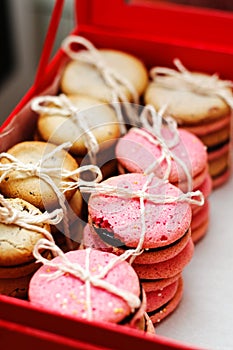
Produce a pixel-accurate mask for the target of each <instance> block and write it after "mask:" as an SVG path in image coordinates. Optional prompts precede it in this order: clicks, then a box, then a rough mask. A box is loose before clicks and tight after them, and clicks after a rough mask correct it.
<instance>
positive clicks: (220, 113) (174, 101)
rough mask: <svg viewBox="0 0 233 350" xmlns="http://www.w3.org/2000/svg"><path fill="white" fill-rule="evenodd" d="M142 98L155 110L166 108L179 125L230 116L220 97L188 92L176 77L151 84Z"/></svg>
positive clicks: (164, 78)
mask: <svg viewBox="0 0 233 350" xmlns="http://www.w3.org/2000/svg"><path fill="white" fill-rule="evenodd" d="M198 75H199V76H203V77H205V76H206V75H204V74H198ZM171 86H172V87H171ZM227 92H228V94H229V95H230V92H229V91H228V90H227ZM144 98H145V103H146V104H151V105H153V106H154V107H155V109H156V110H159V109H160V108H161V107H163V106H167V109H166V113H167V114H169V115H171V116H172V117H173V118H175V119H176V120H177V122H178V124H180V125H195V124H205V123H208V122H213V121H215V120H218V119H219V118H222V117H225V116H227V115H229V114H230V107H229V106H228V105H227V104H226V102H224V101H223V100H222V99H221V98H220V97H218V96H208V95H202V94H200V93H197V92H194V91H189V90H188V89H187V85H186V84H185V83H184V82H183V81H181V80H180V79H177V78H176V77H167V76H164V77H163V80H162V84H161V83H156V82H151V83H150V84H149V85H148V87H147V89H146V92H145V96H144Z"/></svg>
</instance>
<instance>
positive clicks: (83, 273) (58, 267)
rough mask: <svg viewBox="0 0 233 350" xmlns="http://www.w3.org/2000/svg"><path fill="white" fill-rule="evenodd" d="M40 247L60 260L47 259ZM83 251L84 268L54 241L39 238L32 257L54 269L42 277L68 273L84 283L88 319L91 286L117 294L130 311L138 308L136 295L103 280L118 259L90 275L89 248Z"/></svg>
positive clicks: (90, 310)
mask: <svg viewBox="0 0 233 350" xmlns="http://www.w3.org/2000/svg"><path fill="white" fill-rule="evenodd" d="M41 249H47V250H50V251H52V252H53V253H55V254H56V255H58V256H59V258H60V261H61V262H54V259H53V260H48V259H46V258H44V257H43V256H42V255H41V253H40V250H41ZM85 253H86V256H85V268H83V267H82V266H81V265H80V264H77V263H73V262H70V261H69V259H68V258H67V256H66V255H65V254H64V253H63V252H62V250H61V249H60V248H59V247H57V246H56V245H55V244H54V243H52V242H50V241H48V240H46V239H41V240H39V241H38V242H37V244H36V246H35V248H34V257H35V258H36V259H37V262H41V263H42V264H44V265H46V266H49V267H52V268H54V269H55V271H54V272H51V273H49V274H44V277H46V278H47V279H48V280H53V279H56V278H58V277H60V276H63V275H64V274H67V273H69V274H71V275H72V276H74V277H76V278H78V279H80V280H81V281H83V282H84V283H85V288H86V306H87V318H88V319H89V320H92V317H93V316H92V305H91V286H94V287H98V288H101V289H103V290H106V291H108V292H109V293H112V294H115V295H116V296H119V297H120V298H122V299H123V300H124V301H126V302H127V304H128V305H129V307H130V309H131V311H134V310H135V309H136V308H139V307H140V304H141V301H140V299H139V298H138V297H137V296H136V295H134V294H133V293H131V292H129V291H126V290H122V289H121V288H118V287H116V286H114V285H113V284H111V283H109V282H107V281H106V280H104V277H105V276H106V274H107V273H108V272H109V271H110V270H111V269H112V268H113V267H114V266H116V264H117V263H119V261H114V264H113V263H112V260H110V262H109V263H108V264H107V265H106V266H105V268H104V272H105V273H104V274H103V273H101V274H99V275H91V272H90V257H91V248H87V249H86V250H85Z"/></svg>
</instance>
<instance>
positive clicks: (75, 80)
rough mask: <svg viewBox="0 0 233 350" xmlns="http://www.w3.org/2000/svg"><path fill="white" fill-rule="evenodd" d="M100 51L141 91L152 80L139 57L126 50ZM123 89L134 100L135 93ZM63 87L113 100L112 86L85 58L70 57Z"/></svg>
mask: <svg viewBox="0 0 233 350" xmlns="http://www.w3.org/2000/svg"><path fill="white" fill-rule="evenodd" d="M99 53H100V54H101V56H102V57H103V60H104V62H106V67H107V66H108V67H110V68H111V69H113V70H114V71H116V73H118V74H119V75H120V76H122V77H123V78H125V79H127V80H128V81H129V82H130V83H131V84H132V86H133V87H134V88H135V90H136V91H137V93H138V94H139V95H141V94H142V93H143V91H144V90H145V88H146V85H147V82H148V74H147V70H146V67H145V66H144V64H143V63H142V61H140V60H139V59H138V58H137V57H135V56H133V55H130V54H128V53H126V52H122V51H117V50H109V49H100V50H99ZM120 89H121V91H122V92H123V93H124V94H125V95H126V97H127V99H128V100H129V101H130V100H131V93H130V91H129V90H128V88H126V87H125V86H121V87H120ZM61 90H62V91H63V92H64V93H66V94H79V95H87V96H92V97H94V98H96V99H98V100H101V101H104V102H111V101H112V92H111V89H110V88H109V87H108V86H107V85H106V83H105V82H104V80H103V78H102V76H101V74H100V72H98V70H97V69H96V68H95V67H94V66H92V65H90V64H88V63H84V62H81V61H78V60H77V61H70V62H69V63H68V64H67V66H66V67H65V69H64V72H63V74H62V77H61Z"/></svg>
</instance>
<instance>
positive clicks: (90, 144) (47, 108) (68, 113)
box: [31, 94, 99, 164]
mask: <svg viewBox="0 0 233 350" xmlns="http://www.w3.org/2000/svg"><path fill="white" fill-rule="evenodd" d="M31 109H32V110H33V111H35V112H37V113H41V114H46V115H48V116H54V115H59V116H62V117H68V118H70V119H71V120H72V122H73V123H74V124H75V125H77V126H78V127H79V128H80V129H81V130H82V132H83V138H84V145H85V147H86V148H87V150H88V152H89V154H90V159H91V163H92V164H96V154H97V153H98V151H99V144H98V142H97V140H96V137H95V135H94V134H93V132H92V131H91V130H90V126H89V125H88V121H87V119H86V117H85V116H84V115H83V114H82V112H81V111H80V110H79V109H78V108H77V107H75V106H74V105H73V104H72V102H71V101H70V100H69V99H68V97H66V95H64V94H61V95H59V96H39V97H35V98H34V99H33V100H32V103H31Z"/></svg>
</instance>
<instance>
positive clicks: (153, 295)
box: [146, 280, 178, 312]
mask: <svg viewBox="0 0 233 350" xmlns="http://www.w3.org/2000/svg"><path fill="white" fill-rule="evenodd" d="M177 288H178V280H177V281H175V282H173V283H171V284H169V285H168V286H166V287H164V288H162V289H158V290H156V291H154V292H148V293H146V300H147V309H146V311H147V312H151V311H154V310H157V309H159V308H160V307H161V306H163V305H164V304H166V303H167V302H168V301H169V300H171V299H172V298H173V297H174V295H175V294H176V291H177Z"/></svg>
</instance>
